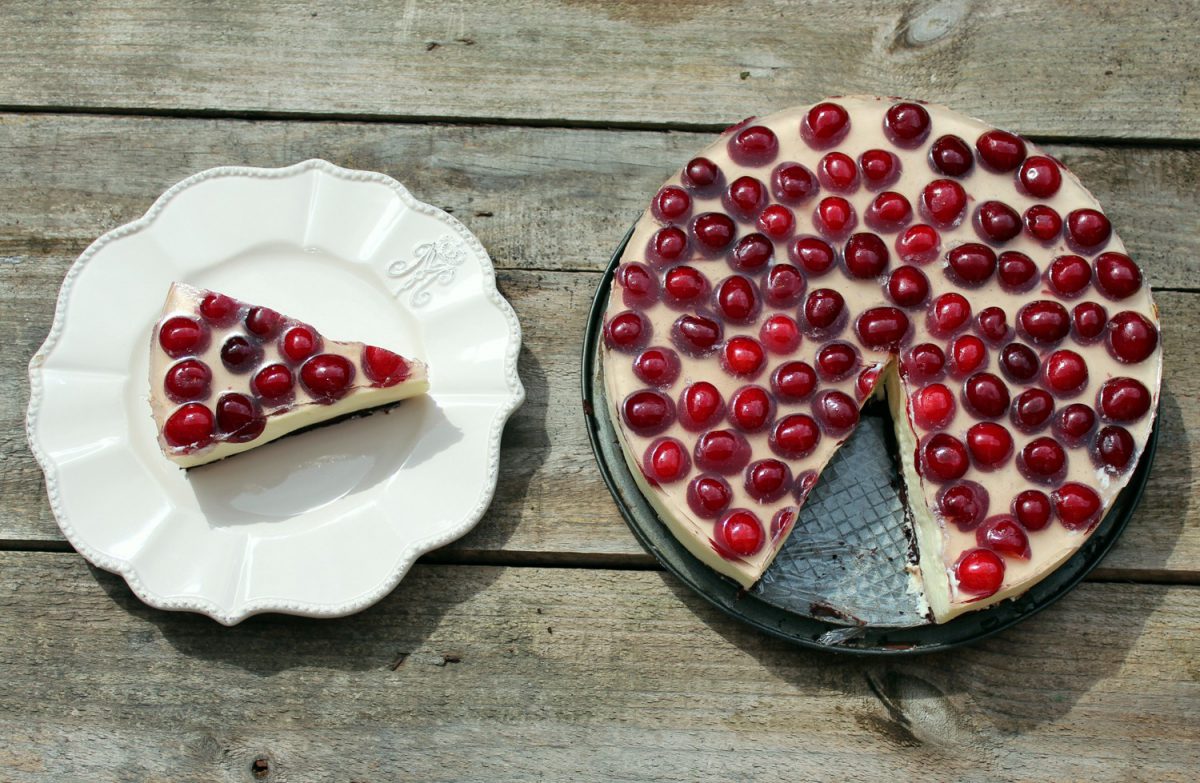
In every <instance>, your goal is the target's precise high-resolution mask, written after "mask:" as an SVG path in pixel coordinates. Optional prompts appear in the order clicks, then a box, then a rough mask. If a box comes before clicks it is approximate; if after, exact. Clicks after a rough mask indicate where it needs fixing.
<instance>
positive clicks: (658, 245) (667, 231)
mask: <svg viewBox="0 0 1200 783" xmlns="http://www.w3.org/2000/svg"><path fill="white" fill-rule="evenodd" d="M687 246H688V238H687V234H685V233H683V230H682V229H680V228H678V227H676V226H667V227H666V228H660V229H659V230H658V231H657V232H655V234H654V236H653V237H651V239H650V247H649V248H648V250H647V255H648V256H649V258H650V260H651V261H653V262H655V263H657V264H669V263H671V262H673V261H678V260H679V259H680V258H683V253H684V251H685V250H687Z"/></svg>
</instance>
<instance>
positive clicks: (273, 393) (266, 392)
mask: <svg viewBox="0 0 1200 783" xmlns="http://www.w3.org/2000/svg"><path fill="white" fill-rule="evenodd" d="M250 385H251V387H252V388H253V389H254V393H255V394H257V395H258V396H260V397H262V398H263V399H264V400H267V401H268V402H269V403H270V404H272V405H275V404H279V403H280V402H284V401H286V400H288V399H290V398H291V396H292V394H293V391H292V389H293V387H294V386H295V377H294V376H293V375H292V371H291V370H289V369H288V368H287V367H286V366H284V365H282V364H269V365H267V366H266V367H264V368H262V369H261V370H259V371H258V374H257V375H255V376H254V380H253V381H252V382H251V384H250Z"/></svg>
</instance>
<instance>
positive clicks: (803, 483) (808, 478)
mask: <svg viewBox="0 0 1200 783" xmlns="http://www.w3.org/2000/svg"><path fill="white" fill-rule="evenodd" d="M816 485H817V472H816V471H815V470H806V471H804V472H803V473H801V474H800V475H799V476H797V477H796V483H795V484H794V485H793V486H792V497H794V498H795V499H796V502H797V503H803V502H804V499H805V498H806V497H808V493H810V492H812V488H813V487H815V486H816Z"/></svg>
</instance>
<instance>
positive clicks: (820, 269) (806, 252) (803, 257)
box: [788, 236, 837, 277]
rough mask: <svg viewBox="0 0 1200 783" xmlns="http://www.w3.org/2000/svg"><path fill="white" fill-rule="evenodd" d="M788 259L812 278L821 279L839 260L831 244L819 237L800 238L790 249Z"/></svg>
mask: <svg viewBox="0 0 1200 783" xmlns="http://www.w3.org/2000/svg"><path fill="white" fill-rule="evenodd" d="M788 257H789V258H790V259H791V260H792V262H793V263H795V264H796V265H798V266H800V267H801V268H803V269H804V271H806V272H808V274H809V276H810V277H819V276H820V275H823V274H825V273H826V272H828V271H829V270H830V269H831V268H832V267H833V262H834V261H835V260H837V256H835V255H834V252H833V248H832V247H830V246H829V243H828V242H826V241H825V240H823V239H818V238H817V237H813V236H807V237H800V238H799V239H797V240H796V241H795V242H792V244H791V246H790V247H789V248H788Z"/></svg>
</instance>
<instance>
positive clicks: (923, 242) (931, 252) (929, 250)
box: [896, 223, 942, 264]
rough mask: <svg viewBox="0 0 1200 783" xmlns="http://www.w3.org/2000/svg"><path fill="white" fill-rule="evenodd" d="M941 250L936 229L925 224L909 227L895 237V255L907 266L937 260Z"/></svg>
mask: <svg viewBox="0 0 1200 783" xmlns="http://www.w3.org/2000/svg"><path fill="white" fill-rule="evenodd" d="M941 249H942V239H941V237H939V236H938V232H937V229H935V228H934V227H933V226H930V225H927V224H925V223H917V224H916V225H915V226H909V227H908V228H907V229H905V231H904V233H903V234H901V235H900V236H898V237H896V255H897V256H899V257H900V260H901V261H904V262H907V263H909V264H928V263H929V262H930V261H932V260H934V259H935V258H937V257H938V256H939V255H940V253H941Z"/></svg>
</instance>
